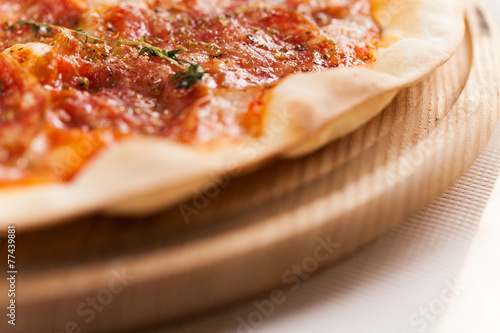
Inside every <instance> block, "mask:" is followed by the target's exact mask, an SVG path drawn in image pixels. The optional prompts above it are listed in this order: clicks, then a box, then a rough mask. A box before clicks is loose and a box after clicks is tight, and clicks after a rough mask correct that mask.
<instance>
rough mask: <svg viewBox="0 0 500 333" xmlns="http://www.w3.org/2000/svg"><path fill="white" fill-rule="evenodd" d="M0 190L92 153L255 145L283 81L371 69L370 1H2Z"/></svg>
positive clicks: (70, 171) (57, 171) (67, 168)
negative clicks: (154, 142) (152, 140)
mask: <svg viewBox="0 0 500 333" xmlns="http://www.w3.org/2000/svg"><path fill="white" fill-rule="evenodd" d="M0 22H1V23H0V52H1V53H0V67H1V68H2V71H1V72H0V186H1V185H13V184H21V183H22V184H30V183H45V182H57V181H66V180H69V179H71V178H72V177H73V176H74V175H75V174H76V173H77V172H78V171H79V170H80V169H81V168H82V166H83V165H84V164H85V163H86V162H87V161H88V160H89V159H90V158H91V157H92V156H94V155H95V154H96V153H97V152H98V151H99V150H100V149H102V148H103V147H106V146H110V145H112V144H113V143H115V142H117V141H118V140H120V139H122V138H125V137H134V136H158V137H165V138H168V139H170V140H172V141H174V142H179V143H182V144H187V145H189V146H191V147H195V148H197V149H202V150H210V149H213V148H214V147H219V146H223V145H225V144H228V143H235V142H239V141H241V140H244V139H245V138H248V137H259V136H260V135H261V134H262V131H263V118H264V117H265V115H266V110H265V107H264V103H263V100H264V99H265V96H266V95H267V94H268V93H269V91H271V90H272V88H273V87H274V86H276V84H277V83H278V82H279V80H280V79H282V78H284V77H286V76H288V75H290V74H295V73H305V72H318V71H323V70H327V69H331V68H336V67H353V66H369V65H371V64H372V63H373V62H374V61H375V56H376V54H375V50H376V44H377V41H378V40H379V38H380V33H381V31H380V28H379V26H378V24H377V23H376V21H375V20H374V18H373V17H372V11H371V3H370V0H345V1H331V2H328V3H327V4H323V3H321V4H320V3H319V2H315V1H301V0H273V1H264V2H262V1H242V0H232V1H229V0H228V1H208V0H207V1H202V0H198V1H195V0H184V1H169V0H157V1H150V2H149V3H136V2H124V3H118V4H113V5H111V4H107V5H95V4H93V3H87V2H85V1H83V0H49V1H33V0H16V1H10V0H2V1H1V2H0Z"/></svg>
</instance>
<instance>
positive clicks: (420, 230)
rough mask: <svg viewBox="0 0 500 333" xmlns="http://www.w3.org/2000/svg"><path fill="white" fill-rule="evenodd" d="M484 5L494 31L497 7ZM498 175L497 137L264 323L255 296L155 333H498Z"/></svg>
mask: <svg viewBox="0 0 500 333" xmlns="http://www.w3.org/2000/svg"><path fill="white" fill-rule="evenodd" d="M486 3H487V5H488V6H489V7H490V9H491V10H492V12H493V14H494V16H495V17H496V18H497V22H498V23H500V3H499V2H498V0H487V1H486ZM499 61H500V59H499ZM499 173H500V127H499V128H498V129H497V131H496V134H495V136H494V138H493V139H492V141H491V142H490V144H489V146H488V147H487V148H486V150H485V151H484V152H483V153H482V154H481V156H480V157H479V159H478V160H477V161H476V163H475V164H474V166H473V167H472V168H471V169H470V170H469V171H468V172H467V173H466V174H465V175H464V176H463V177H462V178H461V180H460V181H458V182H457V183H456V184H455V185H454V186H453V187H452V188H450V189H449V190H448V191H447V192H446V193H445V194H444V195H442V196H441V197H440V198H438V199H437V200H435V201H434V202H433V203H432V204H431V205H429V206H428V207H427V208H425V209H424V210H422V211H421V212H420V213H419V214H417V215H415V216H413V217H412V218H410V219H408V220H407V221H405V222H404V223H403V224H402V225H401V226H399V227H398V228H396V229H395V230H392V231H390V232H388V233H387V234H385V235H384V236H382V237H381V238H379V239H378V240H376V241H375V242H373V243H372V244H370V245H369V246H367V247H365V248H363V249H362V250H360V251H358V252H357V253H356V254H355V255H353V256H351V257H349V258H348V259H346V260H344V261H342V262H340V263H339V264H336V265H334V266H333V267H331V268H329V269H327V270H326V271H324V272H322V273H320V274H318V275H316V276H315V277H313V278H311V279H309V280H308V281H307V282H305V283H303V284H302V285H301V286H300V288H299V289H298V290H296V291H288V292H287V293H286V301H285V302H284V303H283V304H279V305H276V307H275V308H274V309H273V311H272V313H270V312H271V311H270V310H265V309H264V310H262V308H259V306H258V305H256V304H262V302H264V303H265V301H266V299H267V298H266V297H265V296H264V297H262V298H258V299H256V300H254V301H251V302H247V303H245V304H242V305H239V306H236V307H233V308H232V309H229V310H226V311H221V312H219V313H216V314H212V315H209V316H205V317H202V318H198V319H196V320H192V321H190V322H189V323H185V324H182V325H180V326H176V327H173V328H172V327H171V328H166V329H159V330H157V331H155V333H160V332H161V333H167V332H187V333H189V332H193V333H194V332H200V333H216V332H217V333H225V332H228V333H229V332H235V333H236V332H238V333H240V332H244V333H250V332H258V333H276V332H287V333H293V332H297V333H303V332H311V333H327V332H328V333H331V332H335V333H386V332H387V333H414V332H418V333H422V332H439V333H462V332H463V333H472V332H474V333H476V332H477V333H499V332H500V320H499V314H500V313H499V311H500V310H499V309H500V306H499V303H500V181H499V180H498V176H499ZM266 311H267V313H266ZM259 313H260V314H259Z"/></svg>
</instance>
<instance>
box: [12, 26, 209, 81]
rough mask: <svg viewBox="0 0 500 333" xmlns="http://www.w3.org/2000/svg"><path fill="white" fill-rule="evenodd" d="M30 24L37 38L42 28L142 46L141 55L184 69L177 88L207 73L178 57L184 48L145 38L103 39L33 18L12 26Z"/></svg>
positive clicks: (99, 40)
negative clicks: (159, 44)
mask: <svg viewBox="0 0 500 333" xmlns="http://www.w3.org/2000/svg"><path fill="white" fill-rule="evenodd" d="M22 25H26V26H30V27H31V28H32V29H33V31H34V32H35V38H37V37H38V33H39V31H40V30H41V29H46V30H47V31H48V29H54V30H58V31H63V30H66V31H69V32H71V33H74V34H77V35H80V36H84V37H85V43H88V42H89V40H94V41H96V42H101V43H115V44H123V45H129V46H141V49H140V50H139V56H142V55H144V54H146V53H147V54H149V59H150V60H151V58H152V57H160V58H161V59H163V60H165V61H168V62H170V63H171V64H172V65H174V66H176V67H178V68H180V69H181V70H182V71H181V72H179V73H177V74H175V75H174V76H173V77H172V79H171V82H173V81H176V80H178V79H181V81H179V83H178V84H177V86H176V87H175V88H176V89H182V88H189V87H191V86H192V85H194V84H196V83H197V82H199V81H201V80H202V78H203V75H204V74H205V71H204V70H203V68H202V67H201V66H200V65H199V64H194V63H191V62H189V61H187V60H183V59H179V58H178V57H177V54H178V53H179V52H181V51H182V48H179V49H175V50H171V51H166V50H163V49H161V48H159V47H156V46H153V45H151V44H149V43H147V42H145V41H144V39H141V40H127V39H123V38H120V39H119V40H109V39H103V38H100V37H95V36H91V35H89V34H88V33H87V32H86V31H84V30H83V29H80V28H78V29H77V30H73V29H69V28H64V27H61V26H58V25H53V24H48V23H40V22H35V21H32V20H21V21H18V22H17V23H16V24H14V25H12V28H13V29H15V27H18V26H22ZM181 63H184V64H189V66H188V67H186V66H184V65H182V64H181ZM84 79H85V78H83V81H82V78H80V86H82V87H84V88H85V89H88V84H87V82H88V79H87V81H85V80H84Z"/></svg>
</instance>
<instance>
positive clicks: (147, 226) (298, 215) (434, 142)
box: [0, 9, 499, 333]
mask: <svg viewBox="0 0 500 333" xmlns="http://www.w3.org/2000/svg"><path fill="white" fill-rule="evenodd" d="M468 20H469V28H470V34H469V35H468V36H467V38H466V40H465V41H464V44H463V45H462V46H461V48H460V50H459V51H458V53H457V55H456V56H455V57H454V58H453V59H452V60H451V61H450V62H449V63H447V64H446V65H445V66H444V67H442V68H440V69H438V70H437V71H436V72H435V73H433V74H432V75H431V77H429V78H428V79H426V80H424V81H423V82H422V83H420V84H418V85H416V86H415V87H412V88H410V89H406V90H404V91H402V92H401V93H400V94H399V95H398V96H397V98H396V100H395V101H394V102H393V103H392V104H391V105H390V106H389V107H388V108H387V109H386V110H385V111H384V112H383V113H382V114H381V115H380V116H378V117H377V118H376V119H374V120H373V121H371V122H370V123H369V124H367V125H366V126H364V127H363V128H361V129H360V130H358V131H356V132H355V133H353V134H351V135H349V136H347V137H345V138H343V139H341V140H338V141H336V142H334V143H332V144H331V145H329V146H327V147H325V148H324V149H322V150H320V151H318V152H317V153H315V154H313V155H311V156H308V157H305V158H302V159H298V160H292V161H278V162H275V163H272V164H270V165H269V166H267V167H265V168H264V169H262V170H260V171H258V172H254V173H252V174H248V175H245V176H243V177H230V178H229V179H228V182H227V183H228V185H227V186H225V185H226V183H225V182H224V183H222V184H223V185H221V186H220V187H221V188H219V191H217V192H220V193H218V194H217V195H212V194H210V193H207V194H206V196H207V197H210V196H213V198H208V200H207V201H205V204H206V207H204V206H205V204H204V201H203V200H202V199H200V198H198V201H197V202H196V203H197V204H198V205H200V206H198V207H199V209H198V208H195V207H196V203H195V202H193V201H192V200H190V201H187V202H186V203H185V205H186V206H188V207H191V208H192V209H196V214H193V215H191V217H190V219H189V221H187V220H186V219H185V218H184V217H183V216H182V214H181V213H180V210H179V207H174V208H172V209H170V210H168V211H166V212H164V213H162V214H160V215H157V216H154V217H151V218H148V219H143V220H131V219H110V218H105V217H99V216H92V217H88V218H83V219H79V220H75V221H70V222H68V223H67V224H64V225H59V226H56V227H53V228H50V229H44V230H33V231H30V232H25V233H22V234H19V235H18V239H17V243H18V251H17V256H18V262H22V268H20V270H21V272H22V274H19V277H18V288H19V290H22V292H20V293H19V294H18V298H17V301H18V304H20V305H19V308H18V325H17V326H16V330H15V332H38V331H53V332H64V331H65V329H66V330H67V328H68V327H69V328H70V329H72V330H75V327H76V328H79V329H81V330H82V332H94V333H99V332H109V331H116V332H124V331H125V330H133V329H134V328H141V329H144V328H145V327H147V326H150V325H155V324H159V323H163V322H167V321H171V320H174V319H179V318H182V317H185V316H187V315H191V314H195V313H201V312H205V311H208V310H210V309H214V308H217V307H221V306H224V305H227V304H231V303H233V302H235V301H238V300H243V299H246V298H248V297H251V296H254V295H256V294H258V293H261V292H263V291H267V290H270V289H272V288H273V287H276V286H279V285H281V284H283V283H287V281H284V280H283V273H285V272H287V271H288V270H289V269H290V267H292V266H293V265H298V264H299V265H300V264H301V263H303V262H305V261H304V260H307V259H308V258H312V257H314V254H315V251H316V249H317V248H318V245H320V244H321V243H324V242H328V241H331V242H332V243H335V244H337V245H336V246H335V249H334V251H332V253H331V255H329V256H328V257H327V258H326V259H324V260H320V261H317V262H316V264H317V266H318V267H322V266H325V265H328V264H329V263H331V262H333V261H335V260H338V259H339V258H341V257H343V256H345V255H347V254H349V253H351V252H352V251H354V250H355V249H357V248H359V247H360V246H362V245H363V244H366V243H367V242H369V241H370V240H372V239H374V238H375V237H377V236H378V235H380V234H381V233H383V232H384V231H386V230H387V229H389V228H391V227H393V226H395V225H396V224H397V223H399V222H400V221H402V220H403V219H404V218H405V217H407V216H409V215H411V214H413V213H414V212H416V211H417V210H418V209H420V208H421V207H423V206H424V205H425V204H426V203H428V202H430V201H431V200H432V199H433V198H435V197H436V196H437V195H439V194H440V193H441V192H443V191H444V190H445V189H446V188H448V187H449V186H450V185H451V184H452V183H453V182H454V181H455V180H456V179H458V177H459V176H460V175H461V174H462V173H463V172H464V171H465V170H466V169H467V168H468V167H469V166H470V165H471V163H472V162H473V160H474V159H475V158H476V157H477V155H478V154H479V152H480V151H481V149H482V148H483V147H484V145H485V144H486V142H487V141H488V139H489V137H490V135H491V133H492V131H493V129H494V127H495V125H496V123H497V121H498V117H499V115H498V109H499V108H498V93H497V92H498V86H497V83H496V82H499V69H498V67H497V62H496V59H492V57H491V54H492V48H494V44H495V43H492V36H491V31H490V30H489V28H488V25H487V23H486V22H485V21H484V17H483V15H482V14H481V12H480V11H479V10H476V9H473V10H470V11H469V15H468ZM492 89H493V90H492ZM492 92H493V93H492ZM492 110H494V111H495V112H492ZM222 187H223V188H222ZM213 193H215V192H213ZM186 206H183V207H186ZM187 222H189V223H187ZM320 239H321V240H320ZM20 267H21V266H20ZM120 274H124V275H125V276H128V277H129V278H128V280H125V281H122V284H121V285H120V284H119V280H117V278H116V276H117V275H120ZM117 283H118V284H117ZM117 286H118V287H119V286H121V287H123V288H117ZM7 289H8V288H7V284H6V282H5V280H2V281H1V282H0V290H7ZM118 289H119V291H118ZM94 298H95V299H96V300H97V301H98V302H101V304H100V305H99V304H98V305H97V306H96V308H95V310H94V311H93V313H94V314H95V316H91V313H92V310H91V309H92V308H91V306H90V305H88V304H90V303H88V302H91V301H92V299H94ZM0 300H1V302H0V304H1V305H2V306H4V305H5V304H6V301H7V299H6V295H5V293H2V294H1V296H0ZM104 303H105V304H104ZM82 304H83V305H82ZM27 318H29V320H28V319H27ZM86 319H87V321H88V322H86V321H85V320H86ZM4 324H5V321H2V322H1V323H0V327H3V326H2V325H4ZM2 331H4V330H3V329H2ZM76 331H78V330H76Z"/></svg>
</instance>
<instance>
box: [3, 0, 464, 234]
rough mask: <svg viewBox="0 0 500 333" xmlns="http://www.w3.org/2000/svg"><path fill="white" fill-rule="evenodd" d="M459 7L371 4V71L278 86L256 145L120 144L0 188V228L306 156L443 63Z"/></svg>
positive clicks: (460, 31)
mask: <svg viewBox="0 0 500 333" xmlns="http://www.w3.org/2000/svg"><path fill="white" fill-rule="evenodd" d="M101 1H103V0H101ZM330 1H335V0H330ZM464 1H465V0H461V1H457V0H407V1H401V0H374V1H373V6H374V16H375V17H376V18H377V19H378V21H379V23H380V24H381V26H382V29H383V34H382V41H381V43H380V47H379V49H378V56H377V61H376V62H375V64H374V65H373V66H372V67H371V68H369V69H368V68H347V69H334V70H329V71H325V72H319V73H313V74H299V75H294V76H290V77H288V78H286V79H285V80H283V81H281V82H280V83H279V84H278V85H277V86H276V87H275V88H273V90H272V91H271V93H270V94H269V96H268V99H267V100H266V110H267V114H266V117H265V125H264V134H263V135H262V136H261V137H260V138H258V139H249V140H247V141H245V142H243V143H240V144H237V145H233V146H226V147H221V148H217V149H215V150H211V151H199V150H196V149H194V148H191V147H189V146H185V145H181V144H177V143H174V142H171V141H168V140H165V139H154V138H143V139H129V140H124V141H123V142H120V143H119V144H117V145H114V146H112V147H110V148H107V149H105V150H103V151H102V152H101V153H100V154H99V155H98V156H97V157H96V158H94V159H93V160H92V161H90V162H89V163H88V164H87V165H86V166H85V167H84V168H83V169H82V170H81V171H80V173H79V175H78V176H77V177H76V179H74V180H73V181H71V182H69V183H66V184H50V185H35V186H28V187H18V188H6V189H2V190H0V225H1V226H6V225H12V224H15V225H17V226H18V228H19V229H25V228H33V227H36V226H45V225H47V224H50V223H56V222H58V221H61V220H63V219H65V218H69V217H73V216H78V215H81V214H85V213H89V212H96V211H100V212H105V213H108V214H114V215H127V216H131V215H144V214H148V213H152V212H155V211H158V210H161V209H164V208H165V207H166V206H168V205H172V204H174V203H176V202H179V201H181V200H182V199H185V198H187V197H189V196H192V195H194V194H196V193H197V192H199V191H203V190H204V188H208V187H210V186H211V184H213V183H214V182H216V181H217V178H218V177H219V176H220V175H221V174H224V173H228V172H229V173H233V174H239V173H241V172H242V171H245V170H249V169H252V168H253V167H257V166H258V165H260V164H261V163H262V162H263V161H265V160H268V159H270V158H272V157H296V156H301V155H304V154H307V153H309V152H311V151H313V150H315V149H317V148H319V147H321V146H323V145H325V144H326V143H328V142H330V141H332V140H334V139H336V138H338V137H341V136H343V135H345V134H347V133H349V132H351V131H353V130H355V129H356V128H358V127H359V126H361V125H362V124H364V123H366V122H367V121H368V120H370V119H371V118H373V117H374V116H375V115H377V114H378V113H380V111H381V110H382V109H383V108H384V107H385V106H386V105H387V104H389V103H390V101H391V100H392V99H393V98H394V96H395V95H396V94H397V92H398V91H399V90H400V89H401V88H403V87H407V86H411V85H413V84H414V83H416V82H418V81H419V80H421V79H422V78H424V77H425V76H426V75H428V74H430V73H431V72H432V71H433V70H435V69H436V68H437V67H439V66H441V65H442V64H443V63H444V62H446V61H447V60H448V59H449V58H450V57H451V56H452V55H453V54H454V52H455V50H456V49H457V47H458V45H459V44H460V42H461V40H462V38H463V35H464V30H465V23H464V8H463V7H464ZM105 2H106V3H110V2H116V1H114V0H105ZM134 2H137V1H134Z"/></svg>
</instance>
